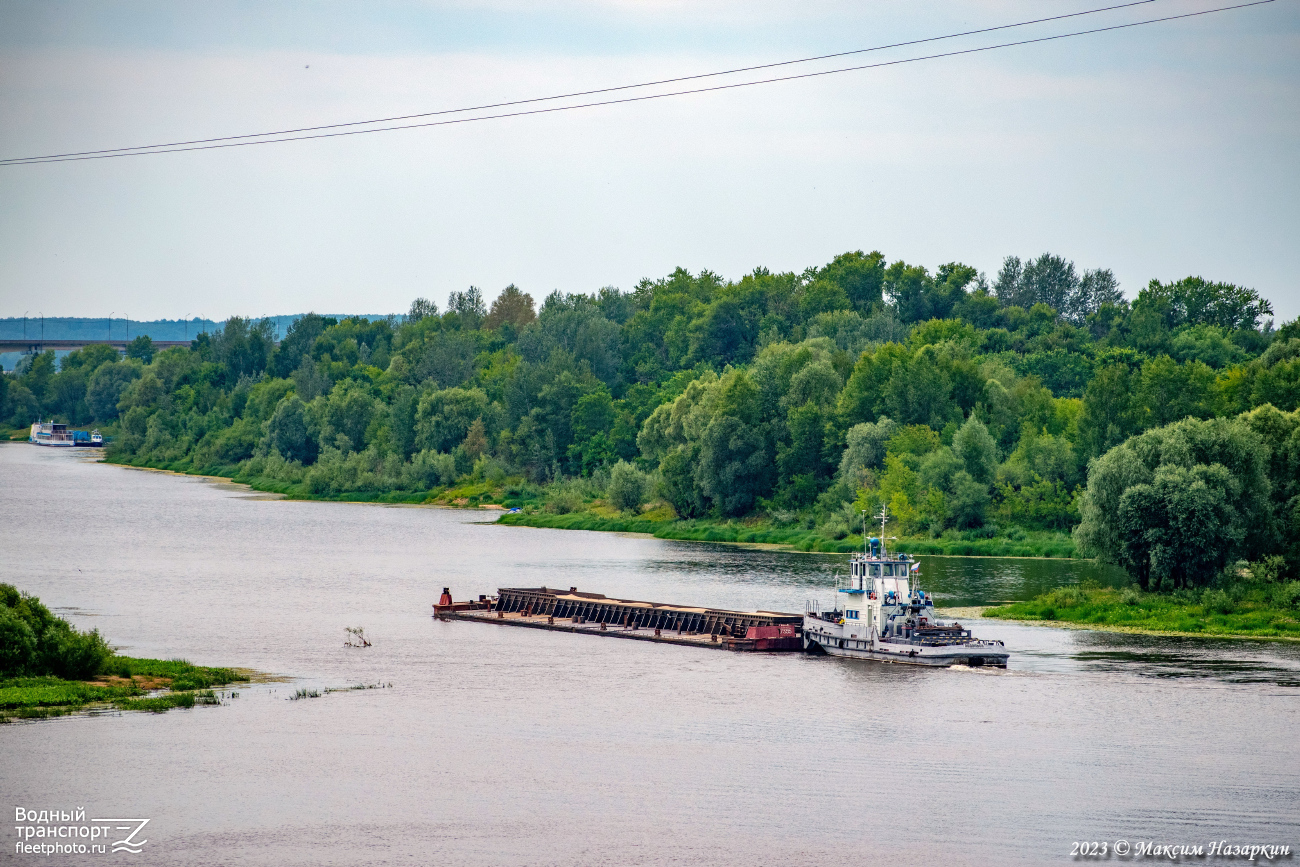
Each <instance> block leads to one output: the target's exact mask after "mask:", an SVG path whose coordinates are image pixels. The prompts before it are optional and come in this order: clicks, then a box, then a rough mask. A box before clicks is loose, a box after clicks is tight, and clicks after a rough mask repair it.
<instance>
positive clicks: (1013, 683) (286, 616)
mask: <svg viewBox="0 0 1300 867" xmlns="http://www.w3.org/2000/svg"><path fill="white" fill-rule="evenodd" d="M490 520H491V515H490V514H484V513H478V512H469V511H449V510H441V509H432V508H411V507H381V506H367V505H354V504H335V503H300V502H287V501H279V500H274V499H270V498H266V497H262V496H259V495H257V494H254V493H252V492H249V491H247V490H246V489H243V488H239V487H236V486H233V485H226V484H221V483H215V482H211V481H207V480H203V479H197V478H191V477H183V476H173V475H168V474H163V473H154V472H146V471H139V470H130V469H125V468H119V467H112V466H107V465H101V464H97V463H95V462H94V459H93V457H91V456H88V455H86V454H85V453H84V452H80V451H78V452H75V453H74V452H61V451H56V450H52V449H39V448H35V447H32V446H28V445H25V444H16V445H4V446H0V581H5V582H9V583H12V584H15V585H17V586H18V587H20V588H21V589H23V590H26V591H28V592H31V593H33V594H35V595H37V596H39V597H40V598H41V599H42V601H44V602H45V603H46V604H48V605H50V606H51V607H52V608H54V609H56V610H57V611H58V613H60V614H62V615H64V616H65V617H67V618H68V619H69V620H71V621H72V622H73V623H74V624H75V625H77V626H78V627H81V628H90V627H98V628H99V629H100V631H101V632H103V633H104V634H105V635H106V636H108V637H109V639H110V640H111V641H112V642H113V643H114V644H116V645H117V646H119V647H120V648H121V649H122V651H123V652H124V653H127V654H130V655H135V656H146V657H162V658H171V657H183V658H185V659H188V660H190V661H192V662H195V663H199V664H206V665H230V666H241V667H247V668H253V669H257V670H259V671H263V672H269V673H272V674H276V675H279V676H281V677H283V678H285V680H283V681H281V682H278V683H269V684H264V685H254V686H251V687H247V688H244V689H241V690H240V695H239V697H238V698H235V699H232V700H229V701H227V702H226V703H225V704H223V705H222V706H220V707H199V708H194V709H192V710H173V711H171V712H169V713H166V714H159V715H154V714H144V713H123V714H118V713H111V714H105V715H100V716H93V717H91V716H77V717H69V718H62V719H56V720H48V721H39V722H25V723H15V724H11V725H7V726H0V800H2V801H3V803H0V807H3V808H4V809H6V810H12V809H13V808H15V807H24V808H32V809H46V808H54V809H66V810H72V809H74V808H78V807H85V808H86V811H87V815H88V816H91V817H94V816H95V815H96V814H97V815H99V816H105V815H109V814H112V815H113V816H128V817H142V818H149V819H150V823H149V825H148V826H147V833H146V834H143V835H141V836H143V837H147V839H148V843H147V844H146V845H145V846H144V847H143V848H142V852H141V854H139V855H136V856H131V857H130V858H129V860H131V861H133V862H135V863H141V864H177V863H202V864H240V865H250V864H251V865H298V864H301V865H320V864H339V865H344V864H347V865H356V864H434V863H447V864H471V865H477V864H483V865H497V864H506V865H514V864H528V865H569V864H584V865H586V864H602V865H603V864H611V865H612V864H665V865H668V864H673V865H678V864H680V865H694V864H701V865H703V864H708V865H714V864H720V863H724V862H725V863H736V864H796V863H797V864H815V863H825V864H864V863H877V862H880V863H889V864H900V865H910V864H918V865H919V864H972V865H988V864H1045V863H1062V862H1067V861H1071V860H1073V859H1071V858H1070V852H1071V849H1072V847H1073V844H1074V843H1075V842H1076V841H1099V842H1107V843H1108V844H1109V845H1111V846H1113V845H1114V843H1115V841H1119V840H1124V841H1128V842H1129V845H1130V846H1133V845H1136V844H1138V843H1140V842H1157V843H1161V844H1175V845H1182V844H1188V845H1205V844H1206V843H1207V842H1209V841H1210V840H1221V839H1227V840H1230V841H1233V842H1234V843H1283V844H1290V845H1291V846H1292V847H1293V848H1295V847H1296V846H1297V844H1300V795H1298V794H1297V790H1298V788H1300V787H1298V785H1297V784H1298V783H1300V713H1298V711H1300V701H1298V699H1300V648H1297V647H1296V646H1295V645H1281V644H1271V643H1250V642H1228V641H1217V642H1212V641H1199V640H1184V639H1154V638H1139V637H1132V636H1123V635H1116V634H1107V633H1094V632H1082V631H1065V630H1056V629H1047V628H1042V627H1032V626H1020V625H1016V624H1011V623H1000V622H980V623H978V624H977V630H976V631H977V634H978V635H980V636H982V637H988V638H998V639H1002V640H1003V641H1005V642H1006V644H1007V647H1008V648H1009V649H1010V650H1012V651H1013V656H1012V663H1011V667H1010V669H1008V670H1007V671H990V670H960V669H950V670H917V669H913V668H909V667H903V666H899V667H895V666H889V665H880V664H873V663H861V662H849V661H844V660H833V659H829V658H812V657H804V656H803V655H801V654H770V655H767V654H732V653H725V652H720V651H711V650H695V649H686V648H677V647H670V646H659V645H654V644H648V643H644V642H635V641H608V640H601V639H599V638H594V637H581V636H572V635H566V634H557V633H549V632H544V631H536V630H529V629H507V628H498V627H494V626H491V625H487V624H475V623H457V622H453V623H442V622H438V621H435V620H434V619H432V617H430V612H431V608H430V605H431V604H432V603H433V602H434V601H435V600H436V599H437V597H438V594H439V592H440V591H441V588H442V587H443V586H444V585H448V586H450V587H451V588H452V589H453V592H454V594H455V596H456V597H457V598H463V597H465V596H467V595H469V594H478V593H486V592H489V591H493V590H494V589H495V588H497V587H499V586H538V585H546V586H570V585H573V586H577V587H578V588H580V589H584V590H590V591H594V592H601V593H605V594H607V595H610V596H623V597H629V598H639V599H649V600H652V601H658V602H687V603H697V604H707V605H716V606H723V607H728V608H744V609H754V608H763V609H776V610H787V611H802V610H803V605H804V600H805V599H807V598H809V597H814V596H816V597H820V598H823V599H829V598H831V596H832V595H833V592H832V588H833V587H834V580H835V579H834V575H835V572H836V570H837V569H838V570H839V572H840V573H841V574H842V573H843V571H844V566H843V559H844V558H842V557H834V556H824V555H806V554H787V553H779V552H772V551H766V550H753V549H742V548H735V547H726V546H717V545H708V544H698V543H679V542H665V541H659V540H655V539H647V538H641V537H628V536H618V535H611V534H599V533H585V532H566V531H552V530H535V529H527V528H510V527H500V526H494V525H492V524H490V523H488V522H489V521H490ZM921 561H922V564H923V569H924V573H923V574H924V575H925V584H926V586H927V587H929V588H931V589H933V590H934V591H935V592H936V596H937V597H938V598H939V600H940V602H941V603H943V602H948V603H950V604H957V603H961V604H976V603H979V602H984V601H990V600H1000V599H1011V598H1022V597H1025V596H1029V595H1033V594H1034V593H1036V592H1039V591H1041V590H1042V589H1045V588H1048V587H1051V586H1055V585H1058V584H1062V583H1067V582H1070V581H1075V580H1079V579H1080V578H1082V577H1093V578H1096V579H1097V580H1111V579H1112V578H1113V575H1111V574H1109V573H1105V572H1104V571H1101V570H1098V569H1097V567H1095V566H1090V565H1088V564H1070V563H1057V562H1049V561H1012V560H991V559H973V558H972V559H963V558H930V557H923V558H921ZM1090 570H1091V571H1090ZM348 626H361V627H364V629H365V634H366V635H367V636H368V637H369V638H370V639H371V640H372V642H373V646H372V647H369V648H365V649H351V648H347V647H345V646H344V639H345V638H346V637H347V635H346V633H345V632H344V627H348ZM390 683H391V684H392V687H391V688H383V689H374V690H359V691H346V692H332V693H325V694H323V695H322V696H321V697H319V698H310V699H304V700H298V701H290V700H287V699H288V698H289V696H290V695H291V694H292V693H293V692H294V691H295V690H296V689H299V688H308V689H318V688H326V687H345V686H349V685H353V684H390ZM6 805H7V806H6ZM7 815H12V813H9V814H7ZM6 818H7V816H6ZM13 824H14V823H9V822H6V823H5V826H7V827H8V828H9V830H7V831H0V838H3V839H0V861H5V862H6V863H9V862H12V863H18V864H26V863H33V864H36V863H40V864H62V863H78V864H80V863H102V862H105V861H114V860H119V859H124V860H125V859H128V856H126V855H111V854H108V855H98V856H90V855H87V856H81V857H73V858H63V859H61V858H60V857H58V856H55V857H44V856H33V855H16V854H15V849H14V843H15V833H16V832H15V831H14V830H13ZM1108 860H1114V859H1108ZM1119 860H1121V861H1124V860H1128V859H1124V858H1121V859H1119ZM1143 860H1145V859H1143ZM1208 861H1209V862H1213V861H1214V859H1208ZM1199 863H1206V861H1201V862H1199Z"/></svg>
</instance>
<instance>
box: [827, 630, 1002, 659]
mask: <svg viewBox="0 0 1300 867" xmlns="http://www.w3.org/2000/svg"><path fill="white" fill-rule="evenodd" d="M812 630H813V633H812V634H809V627H808V626H807V625H805V627H804V638H803V641H804V650H805V651H807V652H809V653H824V654H826V655H827V656H838V657H841V658H844V659H867V660H871V661H873V662H892V663H898V664H900V665H927V666H935V667H948V666H953V665H964V666H968V667H970V668H1006V667H1007V659H1008V658H1009V657H1010V656H1011V654H1009V653H1007V651H1006V650H1005V649H1004V648H1003V647H1002V646H1001V645H1000V644H998V643H996V642H979V643H978V644H962V645H948V646H941V647H917V646H913V645H907V644H893V643H890V642H883V641H876V642H870V641H855V640H846V639H839V638H832V637H830V636H828V635H824V634H819V633H817V631H816V630H817V627H816V626H813V627H812Z"/></svg>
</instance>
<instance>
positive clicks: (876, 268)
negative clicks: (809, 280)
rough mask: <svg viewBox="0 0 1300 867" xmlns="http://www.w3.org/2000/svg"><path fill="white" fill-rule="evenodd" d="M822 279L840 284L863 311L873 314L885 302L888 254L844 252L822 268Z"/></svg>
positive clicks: (849, 298)
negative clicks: (886, 256) (886, 258)
mask: <svg viewBox="0 0 1300 867" xmlns="http://www.w3.org/2000/svg"><path fill="white" fill-rule="evenodd" d="M817 276H818V278H820V279H821V280H825V281H827V282H829V283H833V284H835V285H836V286H839V287H840V289H842V290H843V291H844V295H845V297H846V298H847V299H848V300H849V303H851V304H852V305H853V307H854V309H856V310H858V311H859V312H860V313H864V314H866V313H870V312H871V311H872V310H873V309H874V308H876V307H879V306H880V305H881V303H882V302H883V301H884V294H883V293H884V283H885V257H884V254H882V253H881V252H880V251H878V250H875V251H872V252H871V253H865V254H864V253H863V252H862V251H861V250H855V251H853V252H852V253H841V254H840V255H838V256H836V257H835V258H834V259H832V260H831V262H830V263H829V264H828V265H826V267H824V268H822V269H821V270H820V271H819V272H818V274H817Z"/></svg>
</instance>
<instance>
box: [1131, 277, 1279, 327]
mask: <svg viewBox="0 0 1300 867" xmlns="http://www.w3.org/2000/svg"><path fill="white" fill-rule="evenodd" d="M1133 310H1134V313H1138V312H1139V311H1143V310H1150V311H1151V312H1153V313H1155V314H1156V315H1157V316H1159V317H1160V318H1161V319H1162V320H1163V322H1164V325H1165V327H1166V328H1168V329H1169V330H1171V331H1172V330H1173V329H1175V328H1178V327H1179V326H1181V325H1217V326H1219V327H1220V328H1225V329H1227V330H1228V331H1235V330H1236V329H1238V328H1251V329H1253V328H1257V327H1259V320H1260V319H1262V318H1263V317H1265V316H1272V315H1273V306H1272V305H1271V304H1269V302H1268V301H1266V300H1265V299H1263V298H1261V297H1260V295H1259V293H1258V292H1256V291H1255V290H1254V289H1246V288H1243V287H1241V286H1235V285H1233V284H1231V283H1215V282H1212V281H1209V280H1205V279H1203V278H1201V277H1184V278H1183V279H1182V280H1179V281H1177V282H1174V283H1161V282H1160V281H1159V280H1152V281H1151V282H1150V283H1148V284H1147V287H1146V288H1145V289H1143V290H1142V291H1141V292H1139V293H1138V297H1137V300H1135V301H1134V302H1133Z"/></svg>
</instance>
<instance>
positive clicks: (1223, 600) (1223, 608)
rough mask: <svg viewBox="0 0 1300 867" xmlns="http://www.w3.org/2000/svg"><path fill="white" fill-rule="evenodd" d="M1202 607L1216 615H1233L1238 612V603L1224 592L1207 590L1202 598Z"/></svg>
mask: <svg viewBox="0 0 1300 867" xmlns="http://www.w3.org/2000/svg"><path fill="white" fill-rule="evenodd" d="M1201 605H1203V606H1204V607H1205V610H1206V611H1210V612H1213V613H1215V614H1231V613H1232V612H1234V611H1236V610H1237V603H1236V602H1235V601H1234V600H1233V598H1232V596H1231V595H1230V594H1229V593H1227V592H1226V591H1223V590H1218V589H1215V590H1206V591H1205V594H1204V595H1203V596H1202V597H1201Z"/></svg>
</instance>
